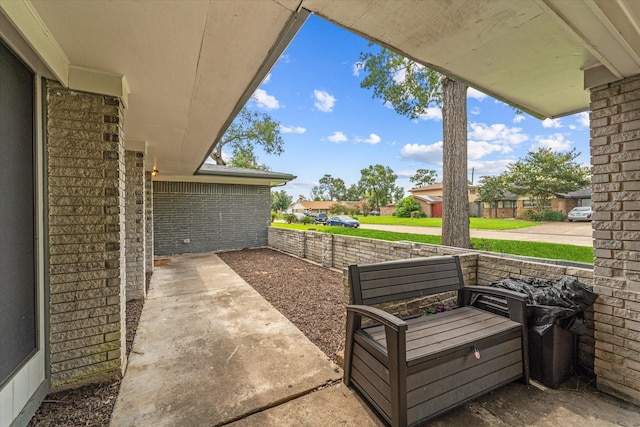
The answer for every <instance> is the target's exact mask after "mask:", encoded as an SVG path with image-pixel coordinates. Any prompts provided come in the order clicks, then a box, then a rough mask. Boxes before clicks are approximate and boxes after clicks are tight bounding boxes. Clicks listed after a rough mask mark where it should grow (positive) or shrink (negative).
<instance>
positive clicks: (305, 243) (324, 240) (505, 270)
mask: <svg viewBox="0 0 640 427" xmlns="http://www.w3.org/2000/svg"><path fill="white" fill-rule="evenodd" d="M269 246H270V247H272V248H274V249H277V250H280V251H283V252H287V253H290V254H293V255H296V256H298V257H300V258H307V259H309V260H311V261H314V262H317V263H320V264H322V265H323V266H324V267H328V268H338V269H342V270H343V283H344V286H345V294H344V298H345V304H348V303H349V302H350V290H349V286H348V275H347V271H346V267H347V266H349V265H350V264H362V263H374V262H383V261H391V260H396V259H403V258H415V257H429V256H437V255H458V256H460V264H461V268H462V274H463V277H464V282H465V284H466V285H472V284H479V285H487V284H489V283H490V282H492V281H496V280H498V279H503V278H508V277H514V278H527V277H538V278H541V279H556V278H560V277H562V276H571V277H575V278H576V279H578V280H579V281H580V282H582V283H584V284H585V285H588V286H592V285H593V270H592V269H590V268H588V267H587V266H586V265H585V267H584V268H581V267H579V266H575V265H559V263H558V262H556V261H549V262H544V261H546V260H540V261H539V262H537V261H535V260H532V259H529V258H524V257H516V256H508V257H507V256H500V255H492V254H488V253H484V252H478V251H468V250H464V249H459V248H452V247H447V246H438V245H428V244H422V243H413V242H389V241H385V240H377V239H367V238H361V237H352V236H341V235H331V234H326V233H320V232H316V231H300V230H290V229H284V228H275V227H270V228H269ZM329 260H331V262H329ZM570 264H571V263H570ZM439 298H440V299H437V298H433V297H431V298H422V299H418V300H412V301H401V302H399V303H394V304H391V305H387V306H385V309H387V310H389V311H390V312H392V313H394V314H396V315H399V316H405V315H410V314H416V313H419V312H422V311H424V310H425V309H429V308H431V307H432V306H433V305H434V304H435V305H441V304H442V305H447V304H448V303H449V302H450V298H447V296H440V297H439ZM585 319H586V323H587V328H588V330H587V333H586V334H585V335H583V336H580V338H579V344H578V355H577V356H578V362H579V364H580V365H581V366H582V367H584V368H586V369H588V370H590V371H593V366H594V326H593V310H592V309H589V310H588V311H587V312H585Z"/></svg>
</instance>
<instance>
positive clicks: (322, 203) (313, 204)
mask: <svg viewBox="0 0 640 427" xmlns="http://www.w3.org/2000/svg"><path fill="white" fill-rule="evenodd" d="M298 203H299V204H301V205H302V206H304V208H305V209H311V210H314V209H329V208H330V207H331V206H333V205H335V204H336V203H340V202H336V201H333V200H329V201H326V200H319V201H316V200H300V201H299V202H298Z"/></svg>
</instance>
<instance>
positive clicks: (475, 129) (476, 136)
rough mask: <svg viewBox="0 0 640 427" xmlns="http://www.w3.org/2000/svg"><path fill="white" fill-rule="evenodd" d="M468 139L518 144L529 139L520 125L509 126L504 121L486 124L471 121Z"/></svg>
mask: <svg viewBox="0 0 640 427" xmlns="http://www.w3.org/2000/svg"><path fill="white" fill-rule="evenodd" d="M467 137H468V139H471V140H476V141H488V142H492V143H494V144H509V145H517V144H520V143H522V142H524V141H526V140H528V139H529V137H528V136H527V135H525V134H523V133H522V129H521V128H518V127H513V128H511V127H507V126H506V125H504V124H502V123H494V124H492V125H486V124H485V123H469V132H468V135H467Z"/></svg>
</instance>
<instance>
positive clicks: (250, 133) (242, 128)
mask: <svg viewBox="0 0 640 427" xmlns="http://www.w3.org/2000/svg"><path fill="white" fill-rule="evenodd" d="M283 145H284V140H283V139H282V135H280V124H279V123H278V122H277V121H275V120H273V119H272V118H271V116H269V115H268V114H265V113H259V112H257V111H251V110H249V109H248V108H247V107H245V108H243V109H242V111H240V114H238V116H237V117H236V119H235V120H234V121H233V123H231V126H229V128H228V129H227V131H226V132H225V134H224V135H223V136H222V138H221V139H220V140H218V141H217V142H216V143H215V144H214V146H213V150H212V153H211V158H212V159H213V160H214V161H215V162H216V164H218V165H225V164H226V162H225V161H224V160H223V159H222V149H223V147H225V146H228V147H230V148H231V153H232V158H231V161H230V164H231V165H232V166H237V167H246V168H251V169H262V170H268V167H267V166H265V165H262V164H260V163H258V160H257V158H256V155H255V152H254V149H255V147H257V146H259V147H261V148H262V150H263V151H264V152H265V153H267V154H274V155H276V156H279V155H280V154H282V152H283V151H284V148H283Z"/></svg>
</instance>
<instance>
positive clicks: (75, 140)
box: [46, 81, 125, 390]
mask: <svg viewBox="0 0 640 427" xmlns="http://www.w3.org/2000/svg"><path fill="white" fill-rule="evenodd" d="M46 103H47V110H46V113H47V117H46V144H47V145H46V150H47V159H46V161H47V176H48V186H47V187H46V189H47V203H48V206H47V208H48V238H49V245H48V247H49V255H48V257H49V258H48V261H49V271H50V276H49V285H50V286H49V289H50V346H51V349H50V354H51V383H52V389H53V390H56V389H59V388H63V387H64V386H65V384H67V383H72V382H83V381H89V382H91V381H94V382H95V381H98V380H101V379H108V378H114V377H117V376H119V375H120V374H121V372H122V368H123V366H124V363H123V361H124V350H125V346H124V342H125V339H124V334H125V328H124V324H125V317H124V298H125V293H124V286H123V285H124V283H125V270H124V268H123V266H124V245H123V244H122V243H121V242H123V241H124V172H125V167H124V147H123V144H122V141H123V134H122V118H123V111H122V106H121V104H120V101H119V99H118V98H114V97H110V96H102V95H95V94H88V93H82V92H76V91H71V90H68V89H65V88H63V87H62V86H61V85H59V84H58V83H55V82H52V81H48V82H47V83H46Z"/></svg>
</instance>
